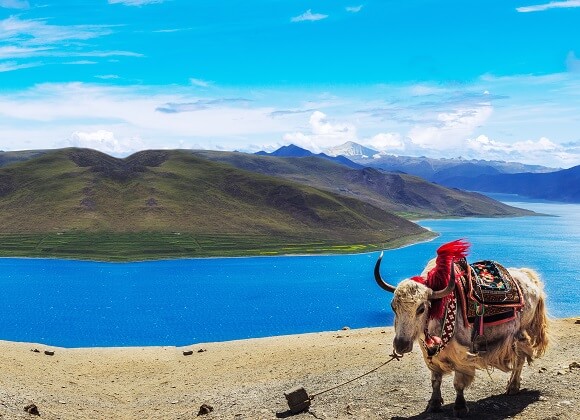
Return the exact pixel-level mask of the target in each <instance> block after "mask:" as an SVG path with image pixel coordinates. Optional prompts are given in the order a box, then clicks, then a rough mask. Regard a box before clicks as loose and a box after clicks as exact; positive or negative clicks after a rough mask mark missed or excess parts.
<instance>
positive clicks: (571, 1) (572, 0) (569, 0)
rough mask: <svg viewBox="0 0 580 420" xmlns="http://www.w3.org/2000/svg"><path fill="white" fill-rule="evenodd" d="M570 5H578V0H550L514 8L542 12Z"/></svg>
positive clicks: (579, 2) (521, 10)
mask: <svg viewBox="0 0 580 420" xmlns="http://www.w3.org/2000/svg"><path fill="white" fill-rule="evenodd" d="M571 7H580V0H564V1H551V2H549V3H544V4H537V5H534V6H523V7H518V8H516V10H517V11H518V12H520V13H529V12H543V11H544V10H549V9H565V8H571Z"/></svg>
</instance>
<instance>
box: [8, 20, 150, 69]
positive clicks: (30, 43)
mask: <svg viewBox="0 0 580 420" xmlns="http://www.w3.org/2000/svg"><path fill="white" fill-rule="evenodd" d="M112 28H113V27H112V26H110V25H69V26H61V25H51V24H49V23H47V21H46V20H44V19H29V20H26V19H21V18H20V17H18V16H11V17H9V18H7V19H4V20H0V43H1V44H3V45H2V46H1V47H0V60H2V59H7V60H8V59H9V60H13V61H14V60H21V61H23V60H25V59H29V58H32V57H113V56H125V57H142V54H139V53H134V52H130V51H91V50H90V49H88V46H87V45H86V43H85V41H88V40H91V39H94V38H99V37H102V36H106V35H110V34H112V33H113V29H112ZM71 45H74V48H73V49H71V48H70V47H71ZM43 64H46V63H25V62H22V63H21V62H18V63H12V62H11V63H10V64H7V63H5V64H4V66H3V67H4V68H5V69H6V68H10V69H11V70H17V69H21V68H27V67H36V66H39V65H43ZM5 71H6V70H5Z"/></svg>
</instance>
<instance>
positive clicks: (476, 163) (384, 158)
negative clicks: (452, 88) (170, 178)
mask: <svg viewBox="0 0 580 420" xmlns="http://www.w3.org/2000/svg"><path fill="white" fill-rule="evenodd" d="M297 149H300V148H296V146H294V147H293V148H290V149H289V150H293V151H295V152H296V153H295V154H293V155H291V154H288V153H286V154H285V156H295V157H297V156H301V157H305V156H312V155H313V153H311V152H309V151H305V150H304V149H300V152H298V151H297ZM325 152H326V153H325V154H324V155H325V156H328V157H329V158H337V157H339V156H342V157H343V158H344V159H348V160H349V161H351V162H353V163H354V164H358V165H360V166H359V168H360V167H370V168H376V169H378V170H381V171H384V172H399V173H404V174H409V175H416V176H418V177H421V178H423V179H425V180H427V181H431V182H434V183H437V184H440V185H443V186H447V187H451V188H461V189H465V190H470V191H481V192H489V193H508V194H518V195H522V196H525V197H529V198H534V199H545V200H554V201H562V202H569V203H578V202H580V197H579V193H578V187H577V186H578V185H579V184H580V180H579V179H578V176H577V173H578V170H575V168H570V169H555V168H549V167H545V166H541V165H527V164H522V163H519V162H503V161H487V160H475V159H472V160H467V159H462V158H449V159H435V158H428V157H424V156H423V157H414V156H396V155H388V154H385V153H383V152H379V151H377V150H373V149H371V148H368V147H365V146H362V145H360V144H358V143H355V142H347V143H344V144H342V145H340V146H336V147H333V148H329V149H327V150H326V151H325ZM275 153H276V152H274V153H273V155H275ZM351 167H352V168H356V166H352V165H351Z"/></svg>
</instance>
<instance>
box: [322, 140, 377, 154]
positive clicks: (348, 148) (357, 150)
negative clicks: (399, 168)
mask: <svg viewBox="0 0 580 420" xmlns="http://www.w3.org/2000/svg"><path fill="white" fill-rule="evenodd" d="M324 153H326V154H327V155H329V156H340V155H342V156H346V157H353V156H356V157H360V158H370V157H373V156H374V155H376V154H377V153H379V152H377V151H376V150H373V149H370V148H368V147H365V146H363V145H361V144H358V143H355V142H354V141H347V142H346V143H344V144H341V145H340V146H334V147H330V148H328V149H326V150H325V151H324Z"/></svg>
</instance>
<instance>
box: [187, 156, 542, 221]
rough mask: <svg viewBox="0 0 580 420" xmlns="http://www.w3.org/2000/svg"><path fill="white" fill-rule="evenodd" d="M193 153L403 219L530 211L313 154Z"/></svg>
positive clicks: (504, 214)
mask: <svg viewBox="0 0 580 420" xmlns="http://www.w3.org/2000/svg"><path fill="white" fill-rule="evenodd" d="M193 153H194V154H195V155H196V156H199V157H202V158H205V159H210V160H213V161H217V162H223V163H228V164H231V165H233V166H235V167H237V168H241V169H246V170H249V171H253V172H258V173H262V174H267V175H272V176H279V177H282V178H285V179H289V180H292V181H295V182H299V183H301V184H306V185H310V186H313V187H315V188H320V189H324V190H327V191H330V192H334V193H337V194H340V195H343V196H346V197H352V198H356V199H358V200H362V201H365V202H367V203H369V204H372V205H374V206H377V207H379V208H382V209H383V210H386V211H389V212H394V213H397V214H399V215H402V216H404V217H407V218H431V217H507V216H523V215H531V214H534V213H533V212H531V211H528V210H524V209H519V208H515V207H511V206H508V205H506V204H503V203H500V202H499V201H496V200H493V199H491V198H489V197H486V196H484V195H482V194H477V193H473V192H467V191H462V190H458V189H454V188H447V187H444V186H441V185H437V184H434V183H431V182H428V181H425V180H424V179H422V178H419V177H417V176H413V175H407V174H401V173H393V172H391V173H386V172H382V171H380V170H378V169H374V168H363V169H353V168H349V167H347V166H345V165H340V164H338V163H334V162H331V161H328V160H327V159H322V158H319V157H315V156H309V157H290V158H288V157H274V156H259V155H249V154H246V153H236V152H216V151H205V150H204V151H194V152H193Z"/></svg>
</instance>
